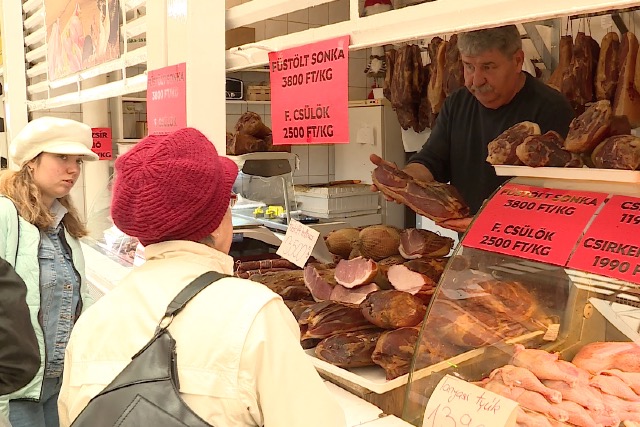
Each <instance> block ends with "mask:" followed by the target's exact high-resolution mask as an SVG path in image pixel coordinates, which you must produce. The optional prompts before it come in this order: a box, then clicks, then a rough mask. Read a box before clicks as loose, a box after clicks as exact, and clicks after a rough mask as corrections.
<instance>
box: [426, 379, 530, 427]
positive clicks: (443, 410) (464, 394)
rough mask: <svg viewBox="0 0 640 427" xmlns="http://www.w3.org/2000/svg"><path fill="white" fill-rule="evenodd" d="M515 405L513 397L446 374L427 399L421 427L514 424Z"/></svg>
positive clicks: (472, 426)
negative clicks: (511, 398)
mask: <svg viewBox="0 0 640 427" xmlns="http://www.w3.org/2000/svg"><path fill="white" fill-rule="evenodd" d="M517 408H518V404H517V403H516V402H514V401H513V400H510V399H507V398H506V397H502V396H500V395H498V394H495V393H493V392H491V391H489V390H485V389H483V388H481V387H478V386H476V385H473V384H471V383H468V382H466V381H463V380H460V379H458V378H456V377H453V376H451V375H446V376H445V377H444V378H443V379H442V380H440V382H439V383H438V385H437V386H436V389H435V390H434V392H433V394H432V395H431V398H430V399H429V403H428V404H427V409H426V411H425V413H424V419H423V420H422V427H441V426H460V427H499V426H504V427H513V426H515V424H516V416H517V414H518V412H517Z"/></svg>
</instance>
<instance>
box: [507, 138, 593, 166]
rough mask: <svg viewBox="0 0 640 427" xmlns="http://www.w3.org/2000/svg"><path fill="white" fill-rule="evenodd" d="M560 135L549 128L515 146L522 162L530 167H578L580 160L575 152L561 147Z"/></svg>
mask: <svg viewBox="0 0 640 427" xmlns="http://www.w3.org/2000/svg"><path fill="white" fill-rule="evenodd" d="M563 144H564V143H563V141H562V137H561V136H560V135H559V134H558V133H557V132H555V131H552V130H550V131H549V132H547V133H545V134H544V135H532V136H528V137H526V138H525V139H524V141H523V142H522V144H520V145H518V148H516V155H517V156H518V158H519V159H520V161H521V162H522V163H524V164H525V165H527V166H531V167H534V168H536V167H543V166H547V167H580V166H582V161H581V159H580V157H579V156H578V155H577V154H575V153H570V152H568V151H566V150H565V149H564V148H563Z"/></svg>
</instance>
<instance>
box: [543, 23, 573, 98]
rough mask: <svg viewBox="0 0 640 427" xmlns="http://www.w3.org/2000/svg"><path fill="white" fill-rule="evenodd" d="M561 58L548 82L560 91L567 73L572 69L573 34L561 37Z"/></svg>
mask: <svg viewBox="0 0 640 427" xmlns="http://www.w3.org/2000/svg"><path fill="white" fill-rule="evenodd" d="M559 50H560V55H559V56H560V60H559V61H558V66H557V67H556V69H555V70H554V71H553V73H552V74H551V77H549V80H548V81H547V84H548V85H549V86H551V87H552V88H554V89H556V90H557V91H560V89H561V87H562V79H563V76H564V74H565V73H569V72H570V70H571V59H572V58H573V36H571V35H566V36H562V37H560V49H559Z"/></svg>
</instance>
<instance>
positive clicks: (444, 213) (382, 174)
mask: <svg viewBox="0 0 640 427" xmlns="http://www.w3.org/2000/svg"><path fill="white" fill-rule="evenodd" d="M371 177H372V179H373V183H374V184H375V185H376V187H378V189H379V190H380V191H381V192H382V193H383V194H384V195H386V196H389V197H391V198H392V199H394V200H395V201H397V202H398V203H402V204H404V205H406V206H409V207H410V208H411V209H413V210H414V211H415V212H416V213H417V214H419V215H422V216H426V217H427V218H430V219H432V220H433V221H436V222H440V221H444V220H446V219H458V218H466V217H467V216H468V215H469V207H468V206H467V205H466V203H465V202H464V201H463V200H462V196H460V194H459V193H458V190H456V189H455V187H453V186H452V185H449V184H442V183H439V182H423V181H419V180H417V179H415V178H413V177H411V176H410V175H408V174H406V173H405V172H403V171H401V170H399V169H398V168H396V167H394V166H393V165H390V164H387V163H384V164H381V165H379V166H377V167H376V168H375V169H374V170H373V172H372V174H371Z"/></svg>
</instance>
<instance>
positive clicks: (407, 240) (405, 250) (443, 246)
mask: <svg viewBox="0 0 640 427" xmlns="http://www.w3.org/2000/svg"><path fill="white" fill-rule="evenodd" d="M452 247H453V239H451V238H449V237H446V236H441V235H439V234H436V233H434V232H433V231H429V230H422V229H419V228H407V229H405V230H403V231H402V232H401V233H400V247H399V248H398V249H399V251H400V255H402V256H403V257H404V258H406V259H416V258H422V257H433V258H437V257H441V256H445V255H447V254H448V253H449V251H451V248H452Z"/></svg>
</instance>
